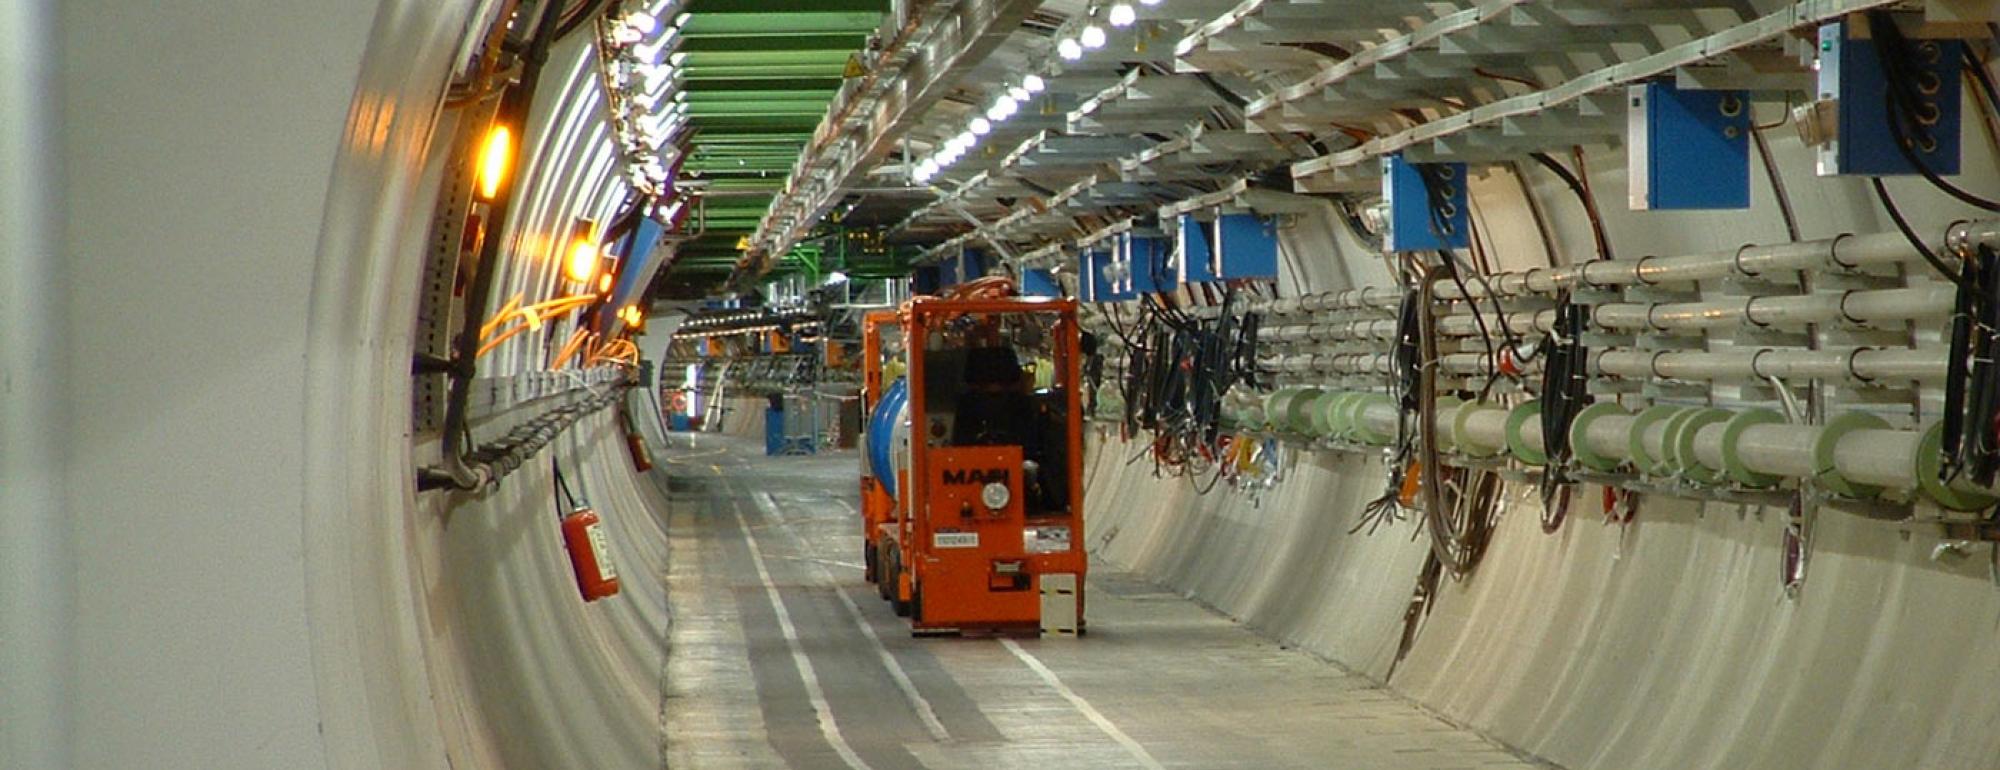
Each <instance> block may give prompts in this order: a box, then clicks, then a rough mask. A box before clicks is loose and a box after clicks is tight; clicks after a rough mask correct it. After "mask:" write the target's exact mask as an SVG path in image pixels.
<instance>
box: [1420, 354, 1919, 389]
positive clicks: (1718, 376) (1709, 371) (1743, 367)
mask: <svg viewBox="0 0 2000 770" xmlns="http://www.w3.org/2000/svg"><path fill="white" fill-rule="evenodd" d="M1447 358H1449V357H1447ZM1592 359H1593V360H1592V363H1593V366H1592V373H1593V374H1596V375H1610V376H1616V377H1624V378H1627V379H1653V378H1659V379H1671V380H1709V381H1718V382H1724V381H1731V382H1742V381H1749V380H1762V379H1765V378H1768V377H1776V378H1778V379H1781V380H1794V379H1817V380H1826V381H1836V380H1839V381H1847V382H1853V383H1867V382H1878V381H1890V382H1911V381H1916V382H1936V381H1939V380H1942V379H1944V376H1945V357H1944V354H1943V352H1942V351H1936V350H1921V349H1919V350H1908V349H1900V348H1853V349H1848V350H1798V349H1790V348H1748V349H1741V348H1739V349H1735V350H1728V351H1718V352H1703V351H1652V350H1633V349H1630V348H1608V349H1604V350H1600V351H1596V353H1595V355H1593V356H1592Z"/></svg>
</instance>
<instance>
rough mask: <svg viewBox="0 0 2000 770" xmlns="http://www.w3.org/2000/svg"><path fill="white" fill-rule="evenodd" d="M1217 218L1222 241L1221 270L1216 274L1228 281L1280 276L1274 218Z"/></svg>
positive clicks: (1271, 279) (1271, 278) (1233, 215)
mask: <svg viewBox="0 0 2000 770" xmlns="http://www.w3.org/2000/svg"><path fill="white" fill-rule="evenodd" d="M1215 221H1216V227H1217V228H1219V229H1220V230H1221V233H1220V234H1219V238H1218V240H1220V241H1221V244H1222V248H1221V251H1222V259H1221V260H1220V262H1221V263H1222V265H1221V267H1222V270H1221V271H1220V272H1219V273H1218V274H1217V276H1216V277H1218V278H1221V279H1222V280H1225V281H1236V280H1263V281H1275V280H1277V279H1278V227H1277V224H1276V223H1275V222H1274V221H1273V220H1269V219H1265V218H1263V217H1259V216H1257V215H1256V214H1224V215H1222V216H1221V217H1217V218H1216V220H1215Z"/></svg>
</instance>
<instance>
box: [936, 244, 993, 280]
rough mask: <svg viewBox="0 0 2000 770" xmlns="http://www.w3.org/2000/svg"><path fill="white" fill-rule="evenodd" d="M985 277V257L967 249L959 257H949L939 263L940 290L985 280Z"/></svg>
mask: <svg viewBox="0 0 2000 770" xmlns="http://www.w3.org/2000/svg"><path fill="white" fill-rule="evenodd" d="M985 275H986V257H985V255H984V254H981V253H979V252H977V251H973V250H971V249H967V250H965V251H961V252H959V253H958V256H955V257H947V258H945V260H944V261H942V262H939V263H938V282H939V283H938V288H940V289H949V288H951V287H953V286H957V285H959V284H961V283H966V282H968V281H973V280H976V279H979V278H983V277H985Z"/></svg>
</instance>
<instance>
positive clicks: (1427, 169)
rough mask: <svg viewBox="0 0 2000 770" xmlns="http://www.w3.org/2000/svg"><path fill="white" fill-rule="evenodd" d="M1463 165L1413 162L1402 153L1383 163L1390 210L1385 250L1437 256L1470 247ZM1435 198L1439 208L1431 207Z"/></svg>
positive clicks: (1385, 196) (1384, 189) (1385, 198)
mask: <svg viewBox="0 0 2000 770" xmlns="http://www.w3.org/2000/svg"><path fill="white" fill-rule="evenodd" d="M1465 188H1466V176H1465V164H1463V163H1410V162H1407V161H1404V160H1403V156H1402V154H1401V153H1397V154H1395V155H1389V156H1385V157H1383V158H1382V204H1383V205H1385V206H1387V207H1388V208H1389V217H1388V227H1387V228H1385V229H1384V231H1383V233H1382V248H1383V249H1384V250H1386V251H1391V252H1399V251H1436V250H1439V249H1462V248H1465V247H1466V246H1468V245H1470V244H1471V242H1472V240H1471V236H1470V235H1469V234H1470V232H1471V230H1472V215H1471V214H1470V213H1469V211H1468V210H1467V203H1466V200H1467V197H1466V191H1465ZM1433 197H1435V198H1436V199H1437V200H1436V204H1437V205H1432V198H1433Z"/></svg>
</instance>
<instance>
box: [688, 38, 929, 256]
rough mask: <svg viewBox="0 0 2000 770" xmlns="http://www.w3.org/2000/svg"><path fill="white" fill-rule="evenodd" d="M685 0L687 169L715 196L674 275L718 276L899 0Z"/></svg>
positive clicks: (765, 206) (761, 214)
mask: <svg viewBox="0 0 2000 770" xmlns="http://www.w3.org/2000/svg"><path fill="white" fill-rule="evenodd" d="M684 10H685V11H686V12H687V13H688V14H690V15H689V17H688V21H687V24H686V26H684V27H683V28H682V30H681V35H682V40H681V43H680V46H679V48H678V49H677V50H678V53H679V54H680V57H681V58H680V70H681V76H682V78H683V83H684V91H685V93H686V96H685V97H683V98H684V100H685V101H686V103H687V111H688V123H689V125H690V127H691V129H692V134H691V136H692V138H691V139H690V143H689V148H688V156H687V160H686V161H685V162H684V163H683V165H682V175H683V178H684V179H688V180H699V181H700V182H702V183H703V184H704V188H705V190H706V191H707V193H708V194H709V195H710V197H709V198H708V199H707V200H706V202H705V205H704V213H703V214H702V215H701V221H705V223H706V224H705V227H706V229H705V230H704V231H703V233H702V235H701V236H700V237H697V238H694V239H693V240H691V241H688V242H687V243H685V244H683V245H682V247H681V248H680V252H679V256H678V258H677V260H676V262H675V264H674V267H673V270H672V274H671V275H670V276H668V277H667V278H666V279H665V280H667V281H668V283H669V284H672V283H674V281H676V280H679V281H683V282H685V281H687V280H689V278H688V276H689V275H690V274H697V275H700V276H701V277H700V278H698V279H693V280H695V282H696V283H697V284H706V285H712V284H713V283H714V282H715V281H718V280H720V279H721V278H722V277H724V276H727V275H728V274H729V272H730V271H731V269H732V268H733V267H734V265H735V263H736V260H737V258H738V257H739V256H740V254H739V252H737V251H736V243H737V241H738V240H739V239H741V238H742V237H743V236H745V235H748V234H750V233H751V232H752V231H753V230H755V229H756V228H757V225H758V224H759V222H760V221H761V220H762V219H763V216H764V213H765V211H767V210H768V209H769V207H770V204H771V196H772V195H773V194H774V193H776V192H777V191H778V190H779V189H780V188H782V187H783V185H784V182H785V176H786V175H787V174H789V173H790V172H791V169H792V167H793V166H794V165H795V164H796V163H797V161H798V157H799V154H800V153H801V152H802V151H803V149H804V147H805V145H806V143H807V142H809V141H811V140H812V135H813V131H814V130H815V129H817V128H818V127H819V123H820V121H821V120H822V119H823V118H824V117H825V116H826V113H827V109H828V105H829V104H830V103H831V102H832V99H833V96H834V94H835V92H836V91H837V90H838V89H839V88H840V85H841V83H842V82H844V81H843V75H844V73H845V71H846V69H847V62H848V59H849V57H850V56H852V55H853V54H854V53H855V52H857V51H859V50H861V48H862V46H863V45H864V44H865V43H866V41H867V38H868V35H869V34H871V33H873V32H875V31H876V30H877V29H879V28H880V27H881V25H882V20H883V18H884V16H885V15H886V14H887V12H888V10H889V0H690V2H688V3H687V4H686V5H685V7H684ZM690 226H691V227H696V226H703V225H701V224H700V223H699V222H690ZM683 288H685V286H683Z"/></svg>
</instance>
